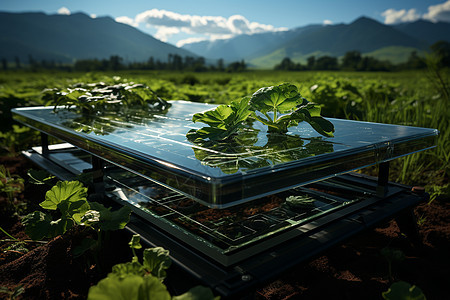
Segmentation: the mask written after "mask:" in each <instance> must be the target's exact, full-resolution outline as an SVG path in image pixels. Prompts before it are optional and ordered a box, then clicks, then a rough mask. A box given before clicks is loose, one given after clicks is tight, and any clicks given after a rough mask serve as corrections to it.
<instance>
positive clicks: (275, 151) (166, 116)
mask: <svg viewBox="0 0 450 300" xmlns="http://www.w3.org/2000/svg"><path fill="white" fill-rule="evenodd" d="M170 102H171V104H172V106H171V107H170V109H169V110H168V111H166V112H164V113H153V114H146V115H143V113H142V112H140V111H128V112H127V113H126V114H124V113H117V112H104V113H101V114H98V115H82V114H77V113H74V112H72V111H67V110H63V109H60V110H58V111H57V113H55V112H54V111H53V109H52V107H37V108H20V109H14V110H13V114H14V117H15V119H16V120H18V121H20V122H22V123H24V124H26V125H28V126H31V127H34V128H36V129H38V130H41V131H43V132H46V133H48V134H50V135H53V136H56V137H58V138H60V139H62V140H64V141H66V142H69V143H71V144H73V145H75V146H77V147H79V148H81V149H83V150H85V151H88V152H90V153H92V154H94V155H97V156H99V157H101V158H103V159H105V160H106V161H109V162H111V163H113V164H116V165H118V166H121V167H122V168H124V169H126V170H129V171H132V172H134V173H135V174H138V175H140V176H143V177H145V178H146V179H149V180H152V181H155V182H158V183H159V184H162V185H163V186H165V187H167V188H170V189H174V190H177V191H178V192H181V193H183V194H185V195H187V196H189V197H190V198H193V199H195V200H197V201H199V202H201V203H202V204H205V205H207V206H209V207H213V208H226V207H230V206H233V205H237V204H240V203H244V202H247V201H250V200H254V199H257V198H260V197H263V196H267V195H269V194H273V193H274V192H280V191H284V190H288V189H290V188H293V187H297V186H300V185H303V184H306V183H309V182H313V181H317V180H321V179H324V178H328V177H331V176H335V175H336V174H340V173H344V172H348V171H351V170H354V169H358V168H362V167H365V166H369V165H373V164H375V163H379V162H383V161H388V160H391V159H394V158H396V157H399V156H402V155H406V154H409V153H413V152H416V151H421V150H424V149H427V148H430V147H433V146H434V145H435V144H436V137H437V135H438V131H437V130H435V129H427V128H417V127H408V126H398V125H387V124H376V123H367V122H357V121H349V120H340V119H330V121H331V122H332V123H333V124H334V126H335V130H336V131H335V136H334V137H323V136H321V135H319V134H318V133H317V132H316V131H315V130H314V129H312V128H311V126H310V125H309V124H307V123H306V122H302V123H300V124H299V126H297V127H294V128H290V129H289V132H288V133H287V134H268V133H267V131H266V128H265V127H264V126H263V125H262V124H261V123H259V122H254V123H253V124H251V125H249V126H248V127H247V129H246V131H245V132H244V133H243V134H241V135H239V136H238V137H237V138H236V139H234V142H233V143H215V144H208V143H203V144H193V143H191V142H189V141H188V140H187V139H186V133H187V132H188V131H189V130H190V129H198V128H201V127H203V125H204V124H201V123H199V124H197V123H193V122H192V121H191V119H192V115H193V114H194V113H197V112H203V111H205V110H208V109H212V108H214V107H215V106H214V105H208V104H203V103H193V102H186V101H170Z"/></svg>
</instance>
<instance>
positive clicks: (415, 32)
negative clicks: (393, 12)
mask: <svg viewBox="0 0 450 300" xmlns="http://www.w3.org/2000/svg"><path fill="white" fill-rule="evenodd" d="M393 28H395V29H396V30H398V31H401V32H403V33H406V34H407V35H409V36H411V37H413V38H415V39H417V40H421V41H424V42H426V43H427V44H430V45H431V44H434V43H435V42H437V41H440V40H442V41H449V42H450V23H446V22H437V23H432V22H429V21H425V20H419V21H415V22H408V23H401V24H398V25H394V26H393Z"/></svg>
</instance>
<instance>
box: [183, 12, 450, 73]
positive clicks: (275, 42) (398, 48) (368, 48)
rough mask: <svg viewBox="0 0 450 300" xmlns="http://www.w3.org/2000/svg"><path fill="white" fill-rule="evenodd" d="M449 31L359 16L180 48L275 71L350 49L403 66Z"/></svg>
mask: <svg viewBox="0 0 450 300" xmlns="http://www.w3.org/2000/svg"><path fill="white" fill-rule="evenodd" d="M449 26H450V24H449V23H431V22H427V21H417V22H414V23H405V24H401V26H400V25H395V26H388V25H385V24H382V23H380V22H378V21H376V20H373V19H370V18H367V17H360V18H358V19H356V20H355V21H353V22H352V23H350V24H336V25H309V26H305V27H300V28H296V29H292V30H289V31H285V32H275V33H270V34H269V33H261V34H254V35H241V36H237V37H234V38H232V39H228V40H220V41H212V42H202V43H196V44H186V45H184V46H183V47H182V48H183V49H186V50H190V51H192V52H194V53H196V54H198V55H200V56H205V57H208V56H213V55H214V56H215V57H216V58H218V57H221V58H223V59H224V60H226V61H233V60H237V59H239V60H241V59H244V60H245V61H246V62H247V63H250V65H253V66H255V67H262V68H271V67H273V65H274V64H276V63H279V62H280V61H281V60H282V59H283V58H284V57H290V58H291V59H292V60H294V61H299V62H302V63H304V62H305V61H306V59H307V57H309V56H323V55H330V56H335V57H341V56H343V55H344V54H345V53H346V52H347V51H354V50H356V51H359V52H361V53H362V54H363V55H369V54H370V55H372V56H374V57H376V58H378V59H388V60H391V61H392V62H394V63H399V62H403V61H406V60H407V59H408V57H409V55H410V53H411V52H412V51H417V52H418V53H421V52H423V51H425V50H427V49H428V48H429V46H430V45H431V44H432V43H434V42H436V41H438V40H440V39H443V40H448V41H450V28H449ZM264 41H266V42H265V43H264Z"/></svg>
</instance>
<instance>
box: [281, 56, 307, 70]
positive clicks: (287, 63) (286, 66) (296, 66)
mask: <svg viewBox="0 0 450 300" xmlns="http://www.w3.org/2000/svg"><path fill="white" fill-rule="evenodd" d="M274 69H275V70H285V71H300V70H303V69H304V67H303V66H302V65H301V64H300V63H295V62H293V61H292V60H291V59H290V58H289V57H285V58H283V60H282V61H281V62H280V63H279V64H278V65H275V67H274Z"/></svg>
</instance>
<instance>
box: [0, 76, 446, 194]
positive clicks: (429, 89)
mask: <svg viewBox="0 0 450 300" xmlns="http://www.w3.org/2000/svg"><path fill="white" fill-rule="evenodd" d="M440 75H441V77H437V76H436V74H432V73H429V72H428V71H411V72H389V73H382V72H371V73H364V72H317V71H304V72H283V71H248V72H242V73H220V72H205V73H185V72H169V71H126V72H115V73H87V74H86V73H72V72H67V73H53V72H41V73H39V72H35V73H32V72H20V71H16V72H13V71H11V72H2V73H0V107H1V109H0V121H1V124H2V126H1V133H0V144H1V145H2V147H3V149H5V150H7V151H8V153H12V154H14V153H17V152H18V151H19V150H22V149H24V148H27V147H29V146H30V145H32V144H33V143H36V139H37V137H38V135H37V134H36V133H34V132H32V131H31V130H29V129H27V128H24V127H20V126H18V125H17V124H14V123H13V122H12V120H11V116H10V113H9V111H10V109H11V108H13V107H17V106H31V105H43V104H47V103H44V101H43V100H42V99H41V91H42V90H43V89H45V88H65V87H69V86H71V85H72V84H75V83H78V82H86V83H88V82H99V81H105V82H114V81H134V82H136V83H144V84H147V85H148V86H149V87H150V88H152V89H153V90H154V91H155V92H156V93H157V94H158V95H159V96H160V97H161V98H164V99H166V100H171V99H182V100H190V101H198V102H208V103H229V102H230V101H232V100H234V99H238V98H241V97H242V96H246V95H251V94H252V93H254V92H255V91H256V90H258V89H259V88H261V87H264V86H272V85H277V84H280V83H283V82H290V83H293V84H295V85H296V86H298V88H299V90H300V92H301V94H302V96H304V97H305V98H307V99H308V100H310V101H313V102H316V103H319V104H322V105H323V108H322V115H323V116H326V117H337V118H347V119H357V120H364V121H371V122H381V123H391V124H402V125H411V126H420V127H427V128H437V129H439V131H440V135H439V139H438V146H437V147H436V148H435V149H433V150H428V151H425V152H420V153H417V154H414V155H410V156H407V157H405V158H402V159H397V160H395V161H394V162H393V163H392V164H391V166H392V172H391V178H390V179H391V180H393V181H399V182H402V183H405V184H414V185H424V186H427V189H428V191H429V192H431V193H432V194H435V195H437V194H439V193H445V194H447V195H448V193H449V191H448V190H449V185H448V175H449V173H450V172H449V159H450V135H449V132H450V128H449V127H450V126H449V125H450V124H449V122H450V121H449V120H450V111H449V108H448V106H449V105H448V104H449V101H450V99H449V88H448V78H449V76H448V74H444V75H445V76H442V73H441V74H440ZM375 171H376V170H375V168H370V169H366V170H363V172H367V173H372V174H373V173H374V172H375Z"/></svg>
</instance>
